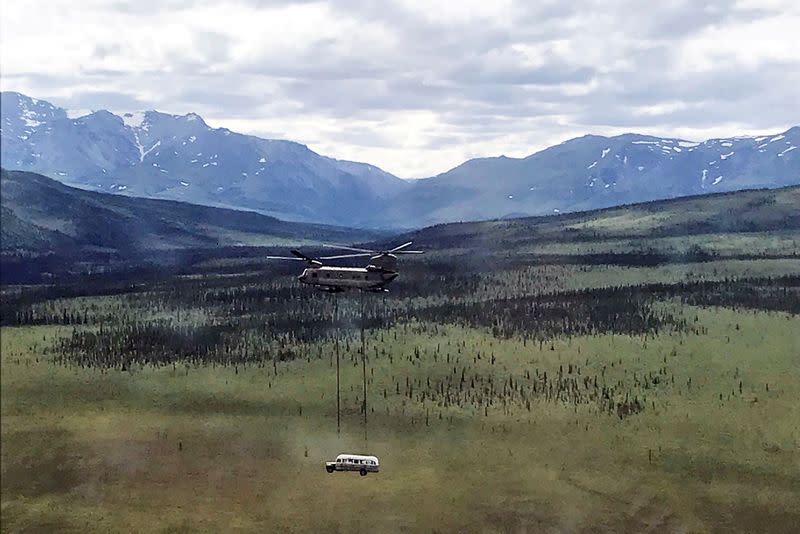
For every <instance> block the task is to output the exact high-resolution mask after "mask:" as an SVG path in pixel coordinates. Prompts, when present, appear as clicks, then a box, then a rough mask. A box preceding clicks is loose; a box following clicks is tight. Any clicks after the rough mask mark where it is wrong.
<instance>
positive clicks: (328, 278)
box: [297, 266, 398, 293]
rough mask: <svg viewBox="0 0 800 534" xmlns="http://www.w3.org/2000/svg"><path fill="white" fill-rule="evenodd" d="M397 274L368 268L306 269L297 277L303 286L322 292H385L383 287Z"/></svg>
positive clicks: (327, 267) (323, 267) (320, 267)
mask: <svg viewBox="0 0 800 534" xmlns="http://www.w3.org/2000/svg"><path fill="white" fill-rule="evenodd" d="M397 276H398V273H397V272H395V271H387V270H384V269H378V268H372V267H371V266H370V267H330V266H319V267H308V268H306V269H304V270H303V274H301V275H300V276H298V277H297V279H298V280H300V281H301V282H302V283H304V284H309V285H312V286H315V287H317V288H319V289H321V290H323V291H330V292H333V293H335V292H339V291H345V290H347V289H360V290H362V291H376V292H379V291H385V289H384V286H385V285H386V284H388V283H389V282H391V281H392V280H394V279H395V278H397Z"/></svg>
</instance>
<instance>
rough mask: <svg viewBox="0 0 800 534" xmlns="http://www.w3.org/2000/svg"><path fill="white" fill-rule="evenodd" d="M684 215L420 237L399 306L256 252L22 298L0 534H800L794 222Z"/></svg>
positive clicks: (5, 333) (7, 373) (7, 357)
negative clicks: (342, 457)
mask: <svg viewBox="0 0 800 534" xmlns="http://www.w3.org/2000/svg"><path fill="white" fill-rule="evenodd" d="M692 202H695V203H696V202H697V201H692ZM765 205H766V206H767V208H769V207H770V206H774V203H773V204H769V203H767V204H765ZM670 206H672V205H671V204H668V205H667V208H666V212H665V211H664V210H662V211H657V210H656V211H655V212H654V213H652V214H650V215H648V216H647V217H648V218H647V220H650V221H655V222H653V224H652V225H650V226H642V225H640V224H639V223H638V222H637V221H639V220H641V217H637V215H636V212H635V211H629V212H627V215H626V217H624V218H623V220H622V222H620V212H615V211H613V210H612V211H611V212H610V214H607V215H602V214H601V215H597V214H595V215H592V216H591V217H590V216H588V215H587V216H583V217H584V218H583V219H580V217H579V216H565V217H558V218H554V219H550V218H548V219H537V220H533V221H527V222H524V223H523V222H519V221H494V222H488V223H481V224H469V225H450V226H439V227H434V228H431V229H428V230H423V231H421V232H419V233H416V234H414V235H413V238H414V239H415V240H416V243H419V244H421V245H422V246H424V247H425V248H427V250H428V253H427V254H426V255H425V256H422V257H419V258H412V259H405V258H404V259H403V261H402V262H401V277H400V278H399V279H398V281H397V282H395V283H394V284H393V285H392V286H391V292H390V293H388V294H364V295H361V294H357V293H355V294H351V293H347V294H336V295H331V294H326V293H322V292H319V291H315V290H313V289H310V288H308V287H303V286H301V285H300V284H299V283H298V282H297V281H296V280H295V279H294V278H293V277H292V276H291V275H292V274H296V268H297V265H294V264H292V265H282V264H270V263H267V262H266V261H264V260H262V259H259V254H263V251H262V252H259V251H258V250H255V249H249V250H247V251H244V250H243V251H242V252H241V253H234V252H231V253H230V255H229V256H226V257H219V255H215V256H214V257H206V258H204V257H202V256H201V255H198V256H197V257H196V258H194V260H193V262H192V263H191V264H190V265H186V266H183V267H181V268H180V269H179V270H178V271H176V272H174V273H164V272H163V271H162V272H157V273H152V272H150V273H146V272H136V273H132V274H130V275H127V276H122V275H114V276H108V275H106V276H103V275H94V276H81V277H75V278H65V279H62V280H59V281H58V282H57V283H54V284H49V285H35V286H7V287H4V288H3V299H2V310H1V311H2V317H1V318H0V320H2V327H1V328H2V330H0V332H1V333H2V345H1V347H0V348H2V445H3V447H2V525H3V530H7V531H27V530H56V529H60V530H74V531H101V532H108V531H120V532H122V531H125V532H128V531H152V530H156V531H158V530H161V531H169V532H177V531H186V530H210V531H229V530H258V531H315V532H327V531H341V532H353V531H369V532H376V531H384V532H385V531H389V532H392V531H398V532H399V531H403V532H407V531H408V532H411V531H424V532H457V531H469V532H475V531H483V532H524V531H534V532H538V531H552V532H561V531H570V532H574V531H591V532H597V531H600V532H604V531H609V532H619V531H635V532H642V531H652V532H672V531H692V532H705V531H716V532H731V531H742V532H757V531H770V532H796V528H797V525H798V524H800V404H798V402H797V400H798V399H799V398H800V334H798V332H800V258H799V257H798V253H799V251H798V246H797V241H798V240H797V238H798V235H797V233H798V232H797V230H796V229H795V228H794V225H795V224H796V221H795V220H794V219H791V220H790V219H788V218H787V219H784V223H781V222H780V221H778V223H776V226H775V227H771V226H768V225H767V226H766V227H765V225H764V224H761V225H759V224H757V223H758V221H756V223H754V224H753V225H751V226H747V225H746V224H744V223H742V219H741V218H739V219H737V220H738V221H739V222H740V223H741V224H740V225H739V226H737V225H729V226H728V230H721V229H720V228H711V229H709V228H704V227H702V225H701V226H699V227H698V225H697V224H684V225H680V224H678V225H674V224H673V225H672V226H670V225H669V223H668V222H669V221H673V222H674V221H675V219H676V218H679V217H681V216H683V213H685V212H686V210H683V209H677V208H670ZM795 206H796V205H795ZM684 207H685V206H684ZM751 208H752V210H754V211H753V212H754V213H755V212H757V213H758V214H759V217H761V216H762V215H763V212H762V211H758V210H757V208H759V205H751ZM759 209H760V208H759ZM669 210H672V211H671V212H670V211H669ZM783 216H784V215H782V217H783ZM603 217H605V218H603ZM759 220H761V219H759ZM626 221H627V222H626ZM745 222H746V221H745ZM526 224H527V226H525V225H526ZM559 228H560V229H559ZM642 228H644V230H642ZM765 228H766V229H765ZM778 228H779V229H778ZM464 236H469V237H470V239H471V240H472V241H469V240H465V239H462V238H463V237H464ZM520 236H524V238H522V237H520ZM559 236H561V237H559ZM362 333H363V334H362ZM362 335H363V338H362ZM337 353H338V355H339V357H340V362H341V387H340V391H341V423H342V424H341V430H340V432H338V433H337V426H336V355H337ZM362 358H364V359H365V361H366V367H365V370H366V382H367V392H368V395H367V399H366V401H367V402H366V404H365V403H364V400H365V399H364V397H363V383H362V380H363V378H364V375H363V374H362V373H363V370H362ZM365 405H366V418H365V417H364V416H365V414H364V413H363V410H364V407H365ZM365 419H366V426H365V423H364V421H365ZM340 452H354V453H362V452H363V453H367V454H375V455H377V456H378V457H379V458H380V460H381V473H379V474H377V475H369V476H367V477H363V478H362V477H359V476H357V475H354V476H348V475H347V474H342V473H337V474H335V475H328V474H327V473H325V470H324V461H326V460H332V459H333V458H335V456H336V455H337V454H338V453H340Z"/></svg>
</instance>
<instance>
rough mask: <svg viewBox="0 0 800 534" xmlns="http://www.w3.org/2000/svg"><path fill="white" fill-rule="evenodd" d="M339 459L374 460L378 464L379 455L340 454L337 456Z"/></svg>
mask: <svg viewBox="0 0 800 534" xmlns="http://www.w3.org/2000/svg"><path fill="white" fill-rule="evenodd" d="M336 459H337V460H340V459H341V460H348V459H349V460H372V461H374V462H375V463H376V464H377V463H378V457H377V456H365V455H363V454H340V455H339V456H337V457H336Z"/></svg>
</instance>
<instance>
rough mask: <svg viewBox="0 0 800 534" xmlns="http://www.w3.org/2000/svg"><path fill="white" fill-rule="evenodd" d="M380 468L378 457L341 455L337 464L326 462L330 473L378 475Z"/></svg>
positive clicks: (337, 459)
mask: <svg viewBox="0 0 800 534" xmlns="http://www.w3.org/2000/svg"><path fill="white" fill-rule="evenodd" d="M379 467H380V462H378V457H377V456H364V455H361V454H340V455H339V456H337V457H336V461H335V462H325V470H326V471H327V472H328V473H333V472H334V471H358V472H359V473H361V476H362V477H364V476H367V473H377V472H378V469H379Z"/></svg>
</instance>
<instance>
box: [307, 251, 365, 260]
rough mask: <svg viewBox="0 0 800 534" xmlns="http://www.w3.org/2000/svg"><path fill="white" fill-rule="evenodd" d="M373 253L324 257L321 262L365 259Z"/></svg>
mask: <svg viewBox="0 0 800 534" xmlns="http://www.w3.org/2000/svg"><path fill="white" fill-rule="evenodd" d="M373 254H374V253H373V252H362V253H360V254H339V255H337V256H322V257H320V258H318V259H320V260H338V259H340V258H363V257H364V256H372V255H373Z"/></svg>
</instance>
